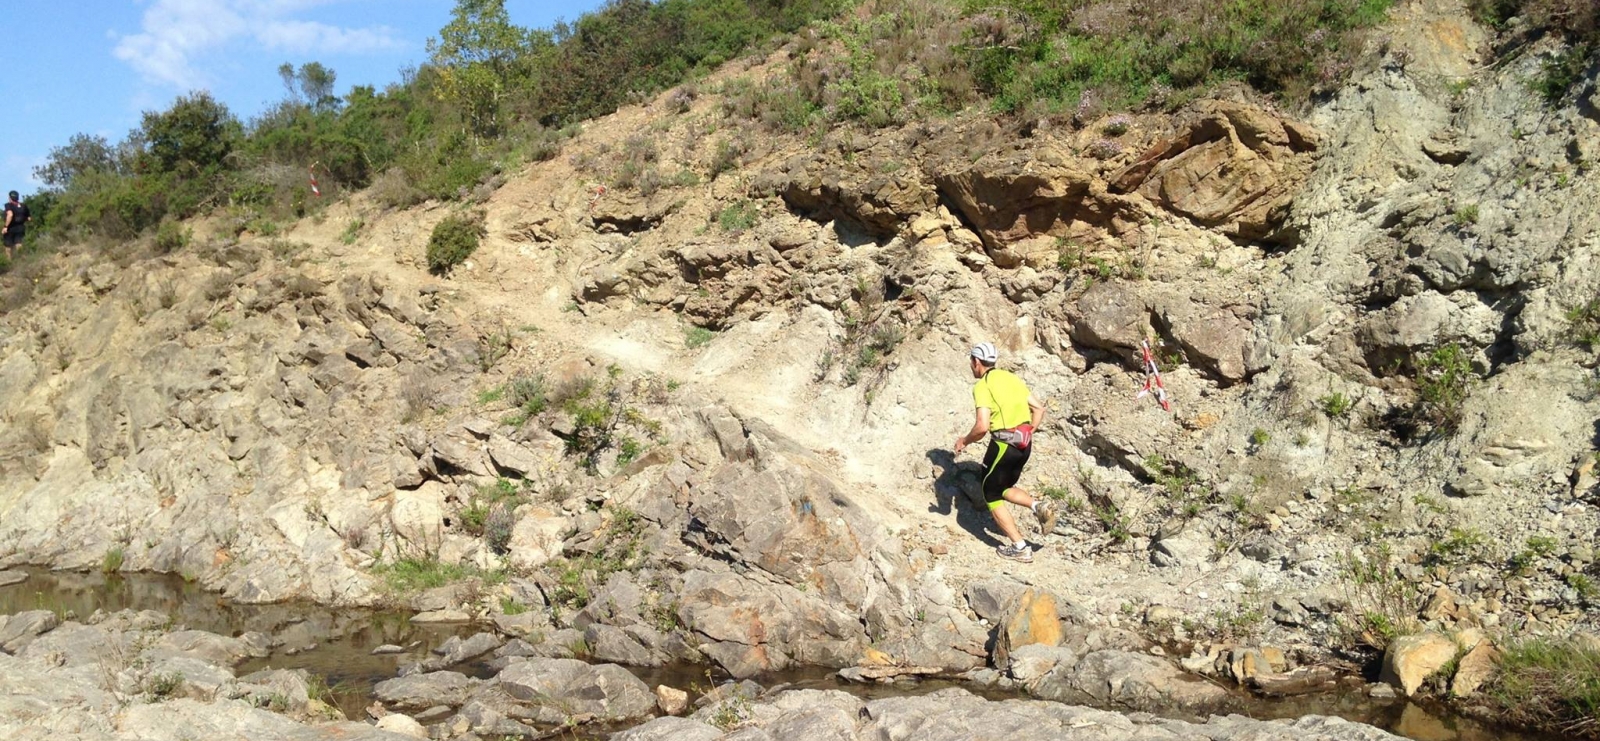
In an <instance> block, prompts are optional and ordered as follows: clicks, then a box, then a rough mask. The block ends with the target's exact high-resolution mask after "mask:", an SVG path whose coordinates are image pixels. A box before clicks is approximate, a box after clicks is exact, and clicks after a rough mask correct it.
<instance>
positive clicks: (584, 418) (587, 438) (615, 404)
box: [551, 366, 663, 472]
mask: <svg viewBox="0 0 1600 741" xmlns="http://www.w3.org/2000/svg"><path fill="white" fill-rule="evenodd" d="M621 372H622V369H621V368H618V367H617V366H612V367H611V368H610V369H609V370H608V372H607V374H606V377H605V378H604V379H595V378H584V379H574V380H573V381H571V382H569V383H568V384H566V385H565V386H563V387H562V388H559V389H557V390H556V392H555V393H554V394H553V395H552V399H551V400H552V401H553V402H555V403H557V404H559V405H560V408H561V410H562V412H564V413H565V414H567V415H569V417H570V419H571V423H570V425H568V428H567V430H566V431H565V432H564V433H563V434H562V437H564V438H565V440H566V448H567V453H568V454H570V455H573V456H575V457H577V458H579V459H580V461H581V463H582V464H583V466H584V468H586V469H588V470H589V471H590V472H594V471H595V470H596V469H597V467H598V466H599V465H600V459H601V457H602V456H603V455H604V454H605V453H606V452H608V451H611V450H617V451H619V453H622V454H627V453H628V451H625V450H623V449H622V447H621V444H622V443H623V442H624V441H627V440H631V441H633V445H632V446H630V449H631V451H632V452H631V455H632V456H634V457H637V456H638V454H639V453H641V452H643V449H644V448H643V445H642V444H641V443H640V442H639V441H638V438H636V437H634V435H635V434H636V435H641V436H645V437H649V438H651V439H655V440H657V441H660V440H662V439H663V438H662V431H661V423H660V422H659V421H656V420H653V419H650V418H649V417H646V416H645V415H644V414H643V413H641V412H640V411H639V410H638V409H637V408H635V407H634V405H633V402H634V399H635V397H636V396H637V395H638V394H639V393H640V392H641V389H646V390H647V387H648V386H649V385H650V384H649V383H648V382H645V383H637V384H627V383H623V382H622V380H621Z"/></svg>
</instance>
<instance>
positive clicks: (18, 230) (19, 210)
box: [0, 203, 31, 247]
mask: <svg viewBox="0 0 1600 741" xmlns="http://www.w3.org/2000/svg"><path fill="white" fill-rule="evenodd" d="M5 215H6V216H9V217H10V218H11V225H10V226H8V227H6V246H7V247H15V246H17V245H18V244H21V243H22V235H23V233H24V232H26V231H27V224H28V217H29V216H31V214H29V213H28V207H27V205H26V204H21V203H7V204H6V212H5ZM0 218H3V217H0ZM3 223H5V222H4V221H0V224H3ZM13 238H15V240H16V241H12V239H13Z"/></svg>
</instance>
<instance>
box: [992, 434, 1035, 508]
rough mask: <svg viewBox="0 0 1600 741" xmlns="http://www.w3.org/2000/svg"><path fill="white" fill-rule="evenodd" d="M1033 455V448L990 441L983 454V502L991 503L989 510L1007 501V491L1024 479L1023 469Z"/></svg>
mask: <svg viewBox="0 0 1600 741" xmlns="http://www.w3.org/2000/svg"><path fill="white" fill-rule="evenodd" d="M1032 454H1033V448H1032V446H1029V447H1027V448H1018V447H1016V446H1015V445H1007V444H1006V443H1003V442H1000V441H998V440H995V439H993V438H990V439H989V449H988V450H986V451H984V454H983V470H984V474H983V500H984V501H985V502H988V503H989V509H994V508H995V507H998V506H1000V503H1001V502H1003V501H1005V495H1006V490H1007V489H1010V488H1011V487H1013V486H1016V485H1017V481H1019V480H1020V479H1021V478H1022V467H1023V466H1025V465H1027V464H1028V457H1029V456H1031V455H1032Z"/></svg>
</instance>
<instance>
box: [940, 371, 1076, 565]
mask: <svg viewBox="0 0 1600 741" xmlns="http://www.w3.org/2000/svg"><path fill="white" fill-rule="evenodd" d="M999 359H1000V355H999V353H998V352H997V351H996V350H995V348H994V345H992V344H990V343H988V342H985V343H983V344H981V345H978V346H977V347H974V348H972V353H971V356H970V357H968V358H967V360H968V366H969V367H970V369H971V370H972V377H973V378H976V379H978V382H977V383H976V384H974V385H973V387H972V401H973V406H974V407H976V409H977V420H976V421H974V422H973V424H972V430H971V431H969V432H968V433H967V434H965V435H962V436H961V437H960V438H958V439H957V440H956V446H955V454H956V455H961V451H962V450H963V449H965V448H966V447H967V446H968V445H970V444H972V443H975V442H977V441H979V440H981V439H983V436H984V435H989V449H988V450H987V451H986V452H985V453H984V454H983V469H984V474H983V498H984V501H986V502H988V503H989V514H990V516H992V517H994V522H995V524H996V525H998V526H999V527H1000V532H1001V533H1003V534H1004V535H1005V537H1006V542H1005V543H1002V544H1001V545H1000V546H999V547H998V548H996V549H995V552H996V553H998V554H999V555H1000V557H1001V558H1009V559H1011V560H1013V561H1021V562H1023V563H1032V562H1033V549H1032V548H1030V547H1029V546H1028V542H1027V541H1025V540H1023V539H1022V531H1020V530H1018V529H1017V523H1016V521H1015V520H1014V519H1013V518H1012V517H1011V512H1010V510H1008V509H1006V507H1005V503H1006V502H1011V503H1012V504H1015V505H1018V506H1022V507H1027V508H1028V509H1030V510H1032V511H1033V514H1034V515H1035V516H1037V517H1038V518H1039V529H1040V530H1041V532H1042V534H1043V535H1049V534H1050V533H1051V532H1052V531H1054V530H1055V527H1056V510H1055V506H1054V505H1053V504H1051V503H1050V502H1048V501H1045V500H1042V499H1035V498H1034V496H1033V495H1032V494H1030V493H1028V491H1027V490H1026V489H1022V488H1020V487H1018V486H1017V480H1018V479H1020V478H1021V477H1022V467H1023V466H1025V465H1027V463H1028V456H1029V455H1031V454H1032V452H1033V431H1034V429H1036V428H1037V427H1038V426H1039V425H1040V424H1042V423H1044V405H1042V404H1040V403H1039V402H1038V401H1036V400H1035V399H1034V398H1033V395H1032V394H1031V393H1029V392H1028V386H1027V384H1025V383H1023V382H1022V379H1021V378H1018V377H1017V375H1016V374H1015V373H1012V372H1011V371H1006V370H1000V369H998V368H995V367H994V366H995V363H997V362H999Z"/></svg>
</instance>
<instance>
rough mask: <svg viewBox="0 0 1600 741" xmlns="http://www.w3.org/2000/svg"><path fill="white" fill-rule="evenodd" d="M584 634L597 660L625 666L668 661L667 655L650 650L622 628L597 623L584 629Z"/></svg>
mask: <svg viewBox="0 0 1600 741" xmlns="http://www.w3.org/2000/svg"><path fill="white" fill-rule="evenodd" d="M583 635H584V642H585V643H587V644H588V646H589V652H590V655H591V656H592V657H593V658H594V659H595V660H596V661H603V662H607V663H611V664H622V665H623V666H660V665H661V664H663V663H665V662H666V657H664V656H662V655H660V654H658V653H657V652H655V651H652V650H650V648H649V647H648V646H646V645H644V644H643V643H642V642H640V641H639V640H638V639H636V638H634V637H633V636H632V635H630V634H629V633H628V631H625V630H623V629H622V628H618V627H615V626H611V625H602V624H599V623H596V624H594V625H590V626H589V627H588V628H586V629H584V633H583Z"/></svg>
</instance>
